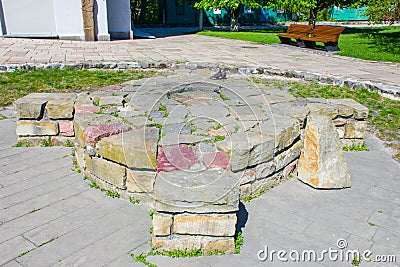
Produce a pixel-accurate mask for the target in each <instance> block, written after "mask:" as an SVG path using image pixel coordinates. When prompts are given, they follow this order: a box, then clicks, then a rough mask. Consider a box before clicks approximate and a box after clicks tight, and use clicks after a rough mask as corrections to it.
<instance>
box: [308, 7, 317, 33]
mask: <svg viewBox="0 0 400 267" xmlns="http://www.w3.org/2000/svg"><path fill="white" fill-rule="evenodd" d="M316 21H317V10H316V9H312V8H310V20H309V22H308V24H309V25H312V26H313V28H314V27H315V23H316Z"/></svg>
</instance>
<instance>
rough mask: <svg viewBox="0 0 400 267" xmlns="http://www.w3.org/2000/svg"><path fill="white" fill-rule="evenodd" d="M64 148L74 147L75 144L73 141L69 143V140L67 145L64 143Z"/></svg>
mask: <svg viewBox="0 0 400 267" xmlns="http://www.w3.org/2000/svg"><path fill="white" fill-rule="evenodd" d="M64 146H65V147H73V146H74V144H73V143H72V142H71V141H69V139H67V140H66V141H65V143H64Z"/></svg>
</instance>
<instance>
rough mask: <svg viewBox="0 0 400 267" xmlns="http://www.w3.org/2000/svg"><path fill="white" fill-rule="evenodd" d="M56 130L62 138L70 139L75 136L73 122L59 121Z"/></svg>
mask: <svg viewBox="0 0 400 267" xmlns="http://www.w3.org/2000/svg"><path fill="white" fill-rule="evenodd" d="M58 129H59V132H60V134H61V135H62V136H66V137H72V136H74V135H75V133H74V122H73V121H59V122H58Z"/></svg>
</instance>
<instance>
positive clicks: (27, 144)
mask: <svg viewBox="0 0 400 267" xmlns="http://www.w3.org/2000/svg"><path fill="white" fill-rule="evenodd" d="M30 146H32V145H31V144H30V143H24V142H18V143H16V144H15V145H13V147H30Z"/></svg>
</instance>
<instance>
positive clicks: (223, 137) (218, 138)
mask: <svg viewBox="0 0 400 267" xmlns="http://www.w3.org/2000/svg"><path fill="white" fill-rule="evenodd" d="M223 140H225V136H221V135H217V136H215V137H214V142H219V141H223Z"/></svg>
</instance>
